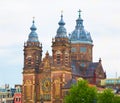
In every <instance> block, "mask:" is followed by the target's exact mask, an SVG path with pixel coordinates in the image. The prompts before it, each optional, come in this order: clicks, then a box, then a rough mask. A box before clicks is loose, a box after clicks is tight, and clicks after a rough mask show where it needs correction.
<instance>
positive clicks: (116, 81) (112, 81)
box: [106, 80, 120, 84]
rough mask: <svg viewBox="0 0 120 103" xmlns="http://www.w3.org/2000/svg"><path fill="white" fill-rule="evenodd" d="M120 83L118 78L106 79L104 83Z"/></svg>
mask: <svg viewBox="0 0 120 103" xmlns="http://www.w3.org/2000/svg"><path fill="white" fill-rule="evenodd" d="M115 83H116V84H120V80H106V84H115Z"/></svg>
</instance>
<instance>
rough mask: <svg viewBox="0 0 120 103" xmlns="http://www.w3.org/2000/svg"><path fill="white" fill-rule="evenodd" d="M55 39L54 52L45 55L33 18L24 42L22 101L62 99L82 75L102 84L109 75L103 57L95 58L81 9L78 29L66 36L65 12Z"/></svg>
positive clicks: (57, 102)
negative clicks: (96, 59)
mask: <svg viewBox="0 0 120 103" xmlns="http://www.w3.org/2000/svg"><path fill="white" fill-rule="evenodd" d="M58 24H59V27H58V29H57V33H56V35H55V37H54V38H53V39H52V46H51V47H52V56H50V55H49V53H48V51H47V52H46V55H45V57H43V58H42V43H40V42H39V39H38V35H37V33H36V29H37V28H36V26H35V22H34V20H33V24H32V26H31V28H30V29H31V32H30V34H29V36H28V40H27V42H26V43H25V44H24V67H23V85H22V103H63V98H64V96H65V95H66V94H67V93H68V91H69V89H70V87H71V85H72V84H74V83H76V81H77V79H78V78H79V77H82V78H84V79H86V80H88V81H89V83H91V84H95V85H97V86H99V84H100V80H101V79H104V78H106V74H105V72H104V70H103V67H102V64H101V59H100V60H99V61H98V62H93V60H92V59H93V56H92V48H93V41H92V38H91V35H90V33H89V32H87V31H85V29H84V26H83V19H82V18H81V13H80V11H79V16H78V19H77V20H76V26H75V30H74V31H73V32H72V33H71V34H69V36H67V32H66V28H65V27H64V25H65V22H64V20H63V15H62V14H61V19H60V21H59V23H58Z"/></svg>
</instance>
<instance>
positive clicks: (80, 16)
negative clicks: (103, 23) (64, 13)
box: [78, 9, 82, 18]
mask: <svg viewBox="0 0 120 103" xmlns="http://www.w3.org/2000/svg"><path fill="white" fill-rule="evenodd" d="M81 12H82V11H81V10H80V9H79V11H78V13H79V18H80V17H81Z"/></svg>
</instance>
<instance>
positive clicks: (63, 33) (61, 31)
mask: <svg viewBox="0 0 120 103" xmlns="http://www.w3.org/2000/svg"><path fill="white" fill-rule="evenodd" d="M58 24H59V28H58V29H57V34H56V36H55V38H67V32H66V29H65V27H64V25H65V22H64V20H63V14H61V20H60V21H59V22H58Z"/></svg>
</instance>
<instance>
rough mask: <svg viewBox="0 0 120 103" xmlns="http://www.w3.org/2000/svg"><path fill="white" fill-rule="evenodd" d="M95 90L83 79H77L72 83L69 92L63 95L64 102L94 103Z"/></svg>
mask: <svg viewBox="0 0 120 103" xmlns="http://www.w3.org/2000/svg"><path fill="white" fill-rule="evenodd" d="M96 97H97V90H96V88H95V87H90V86H89V85H88V82H87V81H85V80H79V81H78V82H77V83H76V84H74V85H72V87H71V89H70V91H69V94H68V95H67V96H66V97H65V99H64V103H96V102H94V101H95V100H96Z"/></svg>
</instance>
